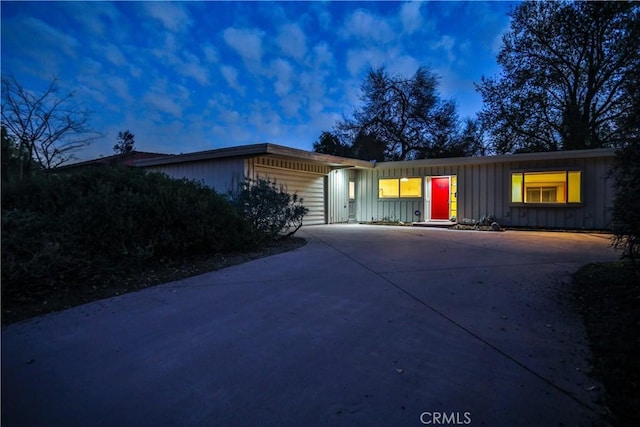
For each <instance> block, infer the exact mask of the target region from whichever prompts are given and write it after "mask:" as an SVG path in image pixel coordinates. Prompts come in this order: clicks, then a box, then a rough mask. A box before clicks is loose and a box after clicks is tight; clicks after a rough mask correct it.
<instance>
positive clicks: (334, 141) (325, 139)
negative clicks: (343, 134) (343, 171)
mask: <svg viewBox="0 0 640 427" xmlns="http://www.w3.org/2000/svg"><path fill="white" fill-rule="evenodd" d="M313 151H315V152H316V153H323V154H331V155H333V156H342V157H353V150H352V149H351V145H350V144H345V143H344V142H342V141H341V139H340V137H339V136H338V135H337V134H336V133H334V132H327V131H325V132H322V133H321V134H320V138H318V140H317V141H316V142H314V143H313Z"/></svg>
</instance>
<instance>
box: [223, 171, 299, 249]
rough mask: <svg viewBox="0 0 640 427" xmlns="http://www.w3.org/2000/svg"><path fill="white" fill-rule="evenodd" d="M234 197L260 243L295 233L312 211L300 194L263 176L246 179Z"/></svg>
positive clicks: (233, 199)
mask: <svg viewBox="0 0 640 427" xmlns="http://www.w3.org/2000/svg"><path fill="white" fill-rule="evenodd" d="M231 197H232V201H233V203H234V204H235V206H236V207H237V209H238V210H239V212H240V214H241V215H242V217H243V218H245V220H246V221H248V224H249V227H250V228H251V232H252V235H253V236H254V239H255V240H256V241H257V242H258V243H264V242H266V241H274V240H278V239H282V238H286V237H289V236H292V235H293V234H295V232H296V231H298V230H299V229H300V227H301V226H302V220H303V217H304V216H305V215H306V214H307V212H309V209H307V208H305V207H304V206H303V204H302V202H303V199H302V198H299V197H298V195H297V194H289V193H287V192H286V191H285V189H284V188H283V187H282V186H277V185H276V183H275V182H271V181H269V180H265V179H260V178H259V179H257V180H254V179H250V178H247V179H245V182H244V183H243V184H242V186H241V188H240V190H239V191H238V192H237V193H236V194H233V195H232V196H231Z"/></svg>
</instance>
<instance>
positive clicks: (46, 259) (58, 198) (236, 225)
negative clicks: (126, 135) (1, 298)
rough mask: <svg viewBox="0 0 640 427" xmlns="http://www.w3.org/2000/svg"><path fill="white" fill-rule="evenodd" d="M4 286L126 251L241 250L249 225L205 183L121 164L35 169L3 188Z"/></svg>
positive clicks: (141, 255)
mask: <svg viewBox="0 0 640 427" xmlns="http://www.w3.org/2000/svg"><path fill="white" fill-rule="evenodd" d="M2 209H3V210H2V289H3V292H4V291H5V290H6V289H7V287H14V288H15V287H16V286H17V285H22V286H42V285H44V284H46V283H49V282H55V280H57V278H60V277H61V276H65V275H73V276H74V277H75V278H78V277H83V276H86V275H90V274H92V272H93V271H100V269H101V268H102V267H104V266H110V268H117V265H118V263H119V262H121V261H123V260H127V259H129V260H131V259H138V260H142V259H148V258H158V259H160V258H163V257H173V258H176V257H184V256H190V255H197V254H210V253H214V252H221V251H233V250H242V249H245V248H247V247H248V245H249V244H250V243H251V241H250V240H248V239H247V238H246V231H247V230H248V229H249V227H247V225H246V222H245V221H244V220H243V219H242V218H241V217H240V215H239V214H238V212H237V210H236V209H234V207H233V206H232V205H231V204H230V203H229V201H228V200H227V199H226V198H225V197H224V196H222V195H220V194H217V193H216V192H215V191H214V190H212V189H210V188H208V187H205V186H204V185H203V184H200V183H196V182H192V181H187V180H173V179H170V178H169V177H167V176H165V175H162V174H159V173H146V172H145V171H143V170H141V169H136V168H127V167H122V166H103V167H96V168H89V169H84V170H79V171H69V172H64V173H63V172H59V173H49V174H40V175H36V176H33V177H32V178H31V179H28V180H25V181H23V182H19V183H15V184H13V185H11V186H9V187H8V188H7V189H6V191H5V192H3V204H2Z"/></svg>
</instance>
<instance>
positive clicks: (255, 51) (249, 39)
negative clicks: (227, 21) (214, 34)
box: [222, 27, 264, 65]
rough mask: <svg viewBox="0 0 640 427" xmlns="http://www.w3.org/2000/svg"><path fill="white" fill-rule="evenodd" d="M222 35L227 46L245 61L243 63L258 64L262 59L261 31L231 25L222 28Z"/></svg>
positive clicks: (262, 34)
mask: <svg viewBox="0 0 640 427" xmlns="http://www.w3.org/2000/svg"><path fill="white" fill-rule="evenodd" d="M222 36H223V38H224V41H225V43H226V44H227V46H229V47H230V48H232V49H233V50H235V51H236V52H237V53H238V55H240V57H241V58H242V59H243V60H244V61H245V64H247V65H250V64H256V63H257V64H260V62H261V61H262V37H263V36H264V32H263V31H260V30H256V29H237V28H232V27H231V28H227V29H226V30H224V31H223V32H222Z"/></svg>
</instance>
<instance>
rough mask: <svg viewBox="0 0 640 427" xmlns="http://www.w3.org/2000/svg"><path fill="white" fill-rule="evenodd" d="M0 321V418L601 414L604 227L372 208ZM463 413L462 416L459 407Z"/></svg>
mask: <svg viewBox="0 0 640 427" xmlns="http://www.w3.org/2000/svg"><path fill="white" fill-rule="evenodd" d="M300 235H301V236H303V237H306V238H307V239H308V240H309V243H308V244H307V245H306V246H304V247H302V248H300V249H298V250H295V251H293V252H289V253H284V254H280V255H276V256H272V257H269V258H263V259H259V260H256V261H252V262H250V263H247V264H243V265H238V266H234V267H230V268H227V269H224V270H221V271H218V272H213V273H209V274H204V275H201V276H197V277H193V278H191V279H188V280H183V281H180V282H175V283H168V284H165V285H161V286H157V287H154V288H149V289H146V290H143V291H140V292H137V293H132V294H128V295H123V296H120V297H117V298H112V299H109V300H103V301H99V302H96V303H92V304H88V305H85V306H81V307H77V308H74V309H70V310H67V311H64V312H61V313H57V314H54V315H49V316H45V317H41V318H36V319H33V320H31V321H27V322H23V323H19V324H15V325H11V326H9V327H7V328H5V329H3V330H2V425H3V426H4V425H6V426H12V425H30V426H34V425H47V426H50V425H221V426H222V425H225V426H226V425H233V426H237V425H240V426H242V425H247V426H254V425H261V426H269V425H273V426H299V425H311V426H313V425H325V426H326V425H331V426H334V425H343V426H355V425H367V426H372V425H374V426H387V425H421V422H425V421H429V420H430V417H434V416H436V415H434V414H437V416H439V417H440V419H442V416H443V414H446V416H447V417H448V419H451V418H450V417H452V416H453V417H458V418H457V419H458V420H459V421H461V422H462V421H466V420H467V419H468V420H470V422H471V425H487V426H489V425H518V426H526V425H531V426H540V425H591V423H592V421H594V420H597V419H598V414H599V411H600V408H599V407H598V406H597V404H596V403H595V402H596V401H597V398H598V397H599V391H597V390H598V389H597V388H596V390H595V391H591V390H592V386H594V385H596V386H597V384H594V383H593V381H592V380H591V379H590V378H589V377H588V376H587V375H586V374H585V371H586V370H587V368H588V366H589V361H588V357H589V354H588V352H587V348H586V346H585V342H584V334H583V330H582V327H581V322H580V320H579V318H578V317H577V314H576V313H575V312H574V311H573V309H572V306H571V305H570V304H569V302H568V301H567V300H566V298H565V297H564V295H565V294H566V287H567V283H568V282H567V281H568V279H569V275H570V273H572V272H573V271H575V270H576V269H577V268H578V267H579V266H580V265H582V264H584V263H586V262H590V261H601V260H612V259H615V257H616V254H615V253H614V252H613V251H612V250H611V249H610V248H609V241H608V240H607V238H606V236H602V235H589V234H571V233H534V232H505V233H488V232H474V231H454V230H441V229H428V228H427V229H424V228H416V227H386V226H365V225H333V226H314V227H307V228H305V229H304V230H301V232H300ZM451 414H453V415H451Z"/></svg>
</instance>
